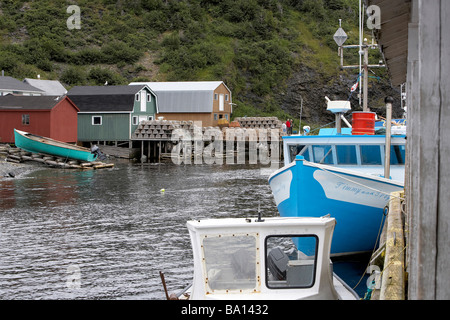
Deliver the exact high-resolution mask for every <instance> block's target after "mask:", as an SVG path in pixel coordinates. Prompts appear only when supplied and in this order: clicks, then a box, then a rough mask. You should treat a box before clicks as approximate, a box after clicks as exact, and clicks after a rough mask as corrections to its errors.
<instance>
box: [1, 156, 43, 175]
mask: <svg viewBox="0 0 450 320" xmlns="http://www.w3.org/2000/svg"><path fill="white" fill-rule="evenodd" d="M38 167H39V166H36V165H34V164H24V163H12V162H7V161H5V159H4V158H0V180H1V179H13V178H17V177H20V176H21V175H23V174H26V173H28V172H31V171H33V170H36V169H37V168H38Z"/></svg>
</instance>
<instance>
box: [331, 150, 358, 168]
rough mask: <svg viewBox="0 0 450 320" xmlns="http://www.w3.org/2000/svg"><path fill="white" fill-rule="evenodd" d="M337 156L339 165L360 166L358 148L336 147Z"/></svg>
mask: <svg viewBox="0 0 450 320" xmlns="http://www.w3.org/2000/svg"><path fill="white" fill-rule="evenodd" d="M336 156H337V163H338V164H358V160H357V158H356V146H351V145H349V146H343V145H336Z"/></svg>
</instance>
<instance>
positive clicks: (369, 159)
mask: <svg viewBox="0 0 450 320" xmlns="http://www.w3.org/2000/svg"><path fill="white" fill-rule="evenodd" d="M360 149H361V164H363V165H382V162H381V148H380V146H379V145H361V146H360Z"/></svg>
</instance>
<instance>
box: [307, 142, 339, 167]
mask: <svg viewBox="0 0 450 320" xmlns="http://www.w3.org/2000/svg"><path fill="white" fill-rule="evenodd" d="M312 147H313V155H314V162H316V163H323V164H334V163H333V152H332V150H333V149H332V148H331V146H330V145H317V146H312Z"/></svg>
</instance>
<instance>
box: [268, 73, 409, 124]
mask: <svg viewBox="0 0 450 320" xmlns="http://www.w3.org/2000/svg"><path fill="white" fill-rule="evenodd" d="M355 82H356V75H354V74H351V73H349V72H347V71H342V72H341V73H340V74H339V76H338V77H335V78H327V77H324V76H323V75H321V74H319V73H318V72H317V71H316V70H314V69H311V68H308V67H305V66H299V68H298V69H297V70H295V71H294V72H293V75H292V76H291V77H290V78H289V79H288V81H287V89H286V91H285V92H283V93H281V94H278V95H277V97H276V99H277V100H278V101H279V102H280V105H281V108H282V109H283V110H284V111H286V112H287V113H289V114H290V115H292V116H293V117H295V118H296V119H298V118H299V116H300V109H301V101H302V98H303V110H302V121H306V122H308V123H315V124H321V125H324V124H326V123H329V122H332V121H334V120H335V119H334V115H333V114H332V113H330V112H328V111H327V110H326V100H325V96H327V97H328V98H330V99H331V100H347V99H348V98H349V97H350V88H351V87H352V85H353V84H354V83H355ZM358 93H359V90H357V91H356V92H354V93H353V94H352V95H351V99H350V102H351V106H352V110H353V111H362V108H360V106H359V99H358ZM386 96H392V97H393V98H394V105H393V111H392V113H393V114H392V117H393V118H401V117H402V115H403V110H402V109H401V102H400V89H399V88H398V89H396V88H392V87H391V86H390V84H389V83H387V81H386V80H381V81H378V80H376V79H370V80H369V108H371V111H374V112H376V113H377V114H378V115H380V116H383V117H385V106H384V99H385V97H386ZM346 115H347V116H349V115H350V113H347V114H346Z"/></svg>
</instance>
